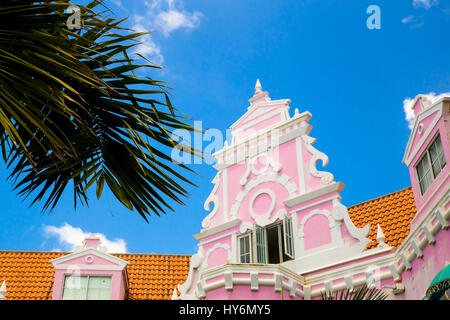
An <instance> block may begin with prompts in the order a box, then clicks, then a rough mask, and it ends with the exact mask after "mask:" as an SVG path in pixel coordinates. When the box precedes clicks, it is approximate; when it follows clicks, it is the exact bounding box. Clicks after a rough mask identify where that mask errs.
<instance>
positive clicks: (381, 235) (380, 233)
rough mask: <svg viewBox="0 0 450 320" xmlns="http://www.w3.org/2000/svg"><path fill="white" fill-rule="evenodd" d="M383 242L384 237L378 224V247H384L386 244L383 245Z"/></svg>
mask: <svg viewBox="0 0 450 320" xmlns="http://www.w3.org/2000/svg"><path fill="white" fill-rule="evenodd" d="M384 240H386V237H385V236H384V233H383V230H381V226H380V224H378V228H377V241H378V246H380V247H385V246H386V243H384Z"/></svg>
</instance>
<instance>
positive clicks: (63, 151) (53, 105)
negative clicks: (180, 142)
mask: <svg viewBox="0 0 450 320" xmlns="http://www.w3.org/2000/svg"><path fill="white" fill-rule="evenodd" d="M71 4H72V3H71V1H69V0H57V1H50V0H48V1H33V0H23V1H14V0H3V2H2V7H1V8H0V146H1V154H2V158H3V159H4V161H5V162H6V163H7V167H8V168H9V170H11V173H10V179H11V180H12V181H13V183H14V188H15V189H16V190H17V191H18V194H19V196H21V197H24V198H28V197H33V200H32V204H35V203H37V202H41V201H43V207H42V210H43V211H46V210H52V209H53V208H54V207H55V206H56V205H57V203H58V201H59V199H60V198H61V196H62V194H63V193H64V192H65V190H66V188H67V186H68V185H70V184H72V185H73V193H74V197H73V198H74V206H75V207H76V206H77V202H78V201H81V203H82V204H87V203H88V197H87V195H88V192H89V190H90V189H91V188H92V187H94V186H95V192H96V196H97V198H100V197H101V195H102V193H103V188H104V185H105V182H106V185H107V186H108V187H109V189H110V190H111V191H112V193H113V194H114V196H115V197H116V198H117V199H118V200H119V201H120V202H121V203H122V204H123V205H124V206H126V207H127V208H128V209H130V210H136V211H137V212H138V213H139V214H140V215H141V216H142V217H143V218H144V219H145V220H146V221H148V219H147V216H148V215H150V214H151V213H152V212H153V213H155V214H156V215H160V214H161V213H166V211H167V210H172V207H171V205H170V202H171V201H175V202H176V203H183V201H182V200H181V197H185V196H187V195H188V193H187V191H186V190H185V189H184V187H183V186H182V185H181V183H188V184H192V182H191V180H189V179H188V178H186V177H184V175H183V174H182V173H181V172H180V171H182V172H185V173H187V172H192V171H191V170H190V169H189V168H188V167H187V166H185V165H184V164H177V163H174V162H173V161H172V160H171V159H170V156H168V154H169V153H170V150H171V148H173V147H174V146H175V142H174V141H173V140H172V138H171V137H172V133H173V132H174V131H175V130H177V129H183V130H188V131H194V130H195V129H194V128H193V127H192V125H190V124H189V123H188V122H186V121H188V120H190V119H189V118H187V117H185V116H181V115H180V114H179V111H178V110H177V109H176V108H175V107H174V106H172V103H171V101H170V99H169V95H168V88H167V87H166V85H165V82H163V81H160V80H155V79H152V78H150V77H141V76H136V75H135V72H136V71H138V70H142V69H143V68H159V66H156V65H153V64H150V63H140V62H138V61H137V60H135V59H134V58H132V57H131V56H130V54H129V52H130V50H131V49H132V48H134V46H136V45H138V44H139V42H138V39H139V37H140V36H142V35H145V34H148V33H145V32H144V33H135V32H131V31H130V30H127V29H125V28H124V27H122V26H121V25H122V24H123V22H124V21H125V20H124V19H111V18H109V19H103V18H102V17H101V15H100V14H99V13H98V12H95V8H96V6H98V5H99V4H101V1H92V2H90V3H89V4H88V5H86V6H82V5H78V6H79V8H80V9H81V18H82V19H83V28H82V29H81V30H69V29H68V28H67V27H66V21H67V18H68V14H66V13H64V10H65V9H67V7H68V6H69V5H71ZM137 58H138V59H139V57H137ZM140 60H141V61H142V59H140ZM189 150H190V152H191V154H192V155H194V156H201V153H200V152H199V151H198V150H195V149H189Z"/></svg>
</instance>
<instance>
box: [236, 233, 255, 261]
mask: <svg viewBox="0 0 450 320" xmlns="http://www.w3.org/2000/svg"><path fill="white" fill-rule="evenodd" d="M246 238H247V241H248V251H249V252H248V253H242V250H243V248H242V247H241V239H246ZM237 240H238V246H239V250H238V252H239V263H252V261H253V246H252V233H251V232H248V233H246V234H244V235H242V236H240V237H238V239H237ZM244 241H245V240H244ZM248 254H250V262H242V257H243V256H246V255H248Z"/></svg>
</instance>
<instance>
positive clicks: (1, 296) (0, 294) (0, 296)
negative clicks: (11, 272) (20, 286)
mask: <svg viewBox="0 0 450 320" xmlns="http://www.w3.org/2000/svg"><path fill="white" fill-rule="evenodd" d="M5 296H6V280H3V282H2V285H1V287H0V300H6V298H5Z"/></svg>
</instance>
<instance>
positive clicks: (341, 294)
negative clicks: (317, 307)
mask: <svg viewBox="0 0 450 320" xmlns="http://www.w3.org/2000/svg"><path fill="white" fill-rule="evenodd" d="M320 295H321V300H385V299H386V298H387V297H388V294H387V293H385V292H384V291H383V290H382V289H378V288H377V287H373V288H369V287H368V286H367V284H364V285H362V286H361V287H359V288H356V289H348V288H346V289H342V290H338V291H336V292H335V293H334V296H333V293H331V292H325V291H322V292H321V293H320Z"/></svg>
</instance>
